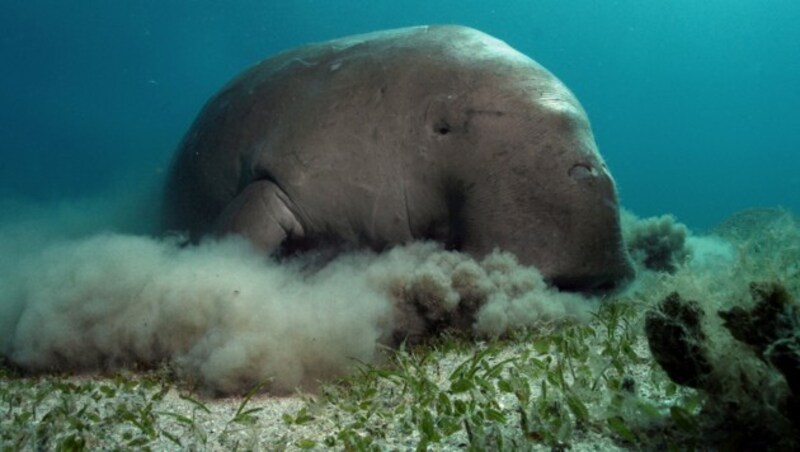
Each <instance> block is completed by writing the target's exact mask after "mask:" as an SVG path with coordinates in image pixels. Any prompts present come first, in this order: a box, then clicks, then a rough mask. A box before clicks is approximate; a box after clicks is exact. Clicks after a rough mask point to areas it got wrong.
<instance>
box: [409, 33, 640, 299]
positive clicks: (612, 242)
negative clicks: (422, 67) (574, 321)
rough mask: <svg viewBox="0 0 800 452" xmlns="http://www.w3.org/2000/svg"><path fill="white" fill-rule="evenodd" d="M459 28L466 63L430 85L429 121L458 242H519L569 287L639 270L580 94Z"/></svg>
mask: <svg viewBox="0 0 800 452" xmlns="http://www.w3.org/2000/svg"><path fill="white" fill-rule="evenodd" d="M456 32H458V33H462V34H464V35H465V36H466V37H465V39H464V40H463V41H461V42H462V44H461V46H460V47H458V48H456V49H451V50H450V51H449V54H451V55H452V57H453V67H457V68H458V70H454V71H453V72H451V73H450V74H449V75H448V80H447V81H446V83H444V85H440V86H436V87H435V88H434V89H432V90H431V99H430V100H429V105H428V108H427V113H426V115H425V116H426V121H427V124H426V125H425V127H427V128H428V129H429V130H430V137H431V138H430V139H431V140H434V141H435V142H436V143H437V145H438V146H440V147H441V148H442V149H444V150H443V152H444V153H445V154H446V155H447V156H448V158H447V161H448V166H447V168H450V170H449V173H447V174H446V176H445V180H447V181H449V182H448V184H447V187H448V188H447V190H448V194H447V196H448V199H450V204H451V207H453V206H454V207H456V208H457V209H458V215H457V221H454V222H453V224H456V225H460V226H458V228H459V230H458V234H459V239H458V241H459V243H460V246H459V247H460V248H461V249H463V250H464V251H467V252H470V253H473V254H477V255H483V254H485V253H488V252H491V250H492V249H493V248H495V247H499V248H501V249H505V250H507V251H511V252H513V253H514V254H515V255H516V256H517V257H518V258H519V260H520V261H521V262H522V263H524V264H529V265H534V266H536V267H537V268H538V269H539V270H540V271H541V272H542V274H543V275H545V277H547V278H549V279H550V281H551V282H552V283H554V284H555V285H556V286H559V287H560V288H563V289H567V290H581V291H592V290H607V289H612V288H615V287H618V286H619V285H620V284H621V283H623V282H624V281H626V280H628V279H630V278H632V277H633V273H634V272H633V267H632V265H631V262H630V259H629V256H628V254H627V251H626V248H625V246H624V244H623V241H622V234H621V230H620V219H619V205H618V200H617V193H616V188H615V184H614V180H613V178H612V177H611V174H610V173H609V170H608V168H607V166H606V164H605V162H604V161H603V158H602V157H601V156H600V154H599V152H598V150H597V145H596V144H595V139H594V136H593V134H592V130H591V127H590V124H589V120H588V118H587V115H586V113H585V111H584V110H583V108H582V107H581V105H580V103H579V102H578V100H577V99H576V97H575V96H574V95H573V94H572V93H571V92H570V91H569V90H568V89H567V87H566V86H565V85H564V84H563V83H561V82H560V81H559V80H558V79H557V78H556V77H555V76H553V75H552V74H551V73H550V72H548V71H547V70H546V69H544V68H543V67H541V66H540V65H538V64H537V63H535V62H534V61H533V60H531V59H530V58H528V57H526V56H524V55H522V54H521V53H519V52H517V51H516V50H514V49H512V48H511V47H509V46H507V45H506V44H505V43H503V42H501V41H499V40H496V39H494V38H492V37H490V36H487V35H485V34H483V33H480V32H478V31H475V30H471V29H464V28H459V29H458V30H456ZM464 42H466V43H467V44H463V43H464ZM433 83H434V84H436V82H433ZM445 85H446V86H445ZM441 93H445V95H442V94H441Z"/></svg>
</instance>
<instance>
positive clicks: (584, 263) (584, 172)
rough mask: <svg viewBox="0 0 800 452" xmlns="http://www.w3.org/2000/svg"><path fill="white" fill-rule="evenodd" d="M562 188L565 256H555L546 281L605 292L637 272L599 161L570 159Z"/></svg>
mask: <svg viewBox="0 0 800 452" xmlns="http://www.w3.org/2000/svg"><path fill="white" fill-rule="evenodd" d="M567 179H568V183H569V184H570V185H571V189H570V190H565V191H566V193H567V194H566V196H567V198H571V199H570V201H571V202H570V203H569V204H570V205H571V206H572V209H573V210H572V211H571V212H569V213H568V214H567V216H568V218H569V220H565V222H564V223H562V224H565V225H568V226H566V229H567V230H569V234H568V236H567V237H565V239H564V243H566V247H567V248H568V249H569V252H568V253H566V254H565V253H563V251H564V250H562V253H561V255H562V256H569V257H567V258H564V259H556V267H555V268H553V269H552V273H551V277H550V282H551V284H553V285H554V286H556V287H558V288H559V289H562V290H567V291H580V292H589V293H608V292H612V291H615V290H617V289H620V288H622V287H624V286H625V285H627V284H628V283H629V282H630V281H631V280H632V279H633V278H634V277H635V275H636V273H635V270H634V267H633V263H632V261H631V259H630V256H629V254H628V251H627V247H626V246H625V243H624V241H623V238H622V228H621V224H620V218H619V201H618V198H617V190H616V186H615V184H614V180H613V178H612V177H611V174H610V173H609V172H608V170H607V168H606V167H605V164H604V163H603V162H602V161H601V160H600V159H591V160H590V161H581V162H578V163H574V164H573V165H572V166H571V167H570V168H569V170H568V171H567Z"/></svg>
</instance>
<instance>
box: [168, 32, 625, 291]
mask: <svg viewBox="0 0 800 452" xmlns="http://www.w3.org/2000/svg"><path fill="white" fill-rule="evenodd" d="M164 226H165V228H166V229H167V230H177V231H184V232H188V233H189V234H190V236H191V237H192V238H193V239H197V238H199V237H201V236H203V235H205V234H209V233H211V234H229V233H236V234H242V235H244V236H246V237H248V238H249V239H250V240H252V242H253V243H254V244H256V245H257V246H258V247H260V248H261V249H263V250H264V251H266V252H270V253H272V252H274V251H277V250H283V251H284V252H285V251H286V250H289V251H294V250H297V249H306V248H313V247H317V246H324V245H342V244H348V245H352V246H365V247H370V248H372V249H376V250H382V249H385V248H387V247H389V246H392V245H395V244H402V243H407V242H410V241H413V240H425V239H429V240H437V241H441V242H443V243H445V244H446V246H447V247H448V248H450V249H457V250H462V251H464V252H467V253H470V254H472V255H474V256H476V257H480V256H483V255H485V254H487V253H489V252H491V251H492V250H493V249H494V248H500V249H503V250H507V251H510V252H512V253H514V254H515V255H516V256H517V257H518V259H519V260H520V262H522V263H524V264H529V265H534V266H536V267H537V268H538V269H539V270H540V271H541V272H542V274H543V275H544V276H545V277H546V278H548V279H549V280H550V281H551V282H552V283H554V284H555V285H556V286H558V287H561V288H563V289H567V290H581V291H593V290H604V289H611V288H613V287H615V286H618V285H619V283H620V282H621V281H624V280H627V279H629V278H631V277H632V276H633V268H632V266H631V264H630V260H629V257H628V255H627V252H626V250H625V247H624V245H623V242H622V236H621V233H620V223H619V212H618V202H617V195H616V190H615V187H614V181H613V179H612V177H611V175H610V174H609V172H608V169H607V167H606V165H605V163H604V162H603V159H602V157H601V156H600V154H599V153H598V151H597V146H596V144H595V140H594V137H593V135H592V131H591V128H590V126H589V121H588V119H587V116H586V113H585V112H584V110H583V108H582V107H581V105H580V104H579V103H578V100H577V99H576V98H575V96H574V95H573V94H572V93H571V92H570V91H569V90H568V89H567V87H566V86H564V84H563V83H561V82H560V81H559V80H558V79H556V78H555V77H554V76H553V75H552V74H551V73H550V72H548V71H547V70H546V69H544V68H543V67H542V66H540V65H539V64H537V63H536V62H534V61H533V60H531V59H530V58H528V57H526V56H524V55H523V54H521V53H519V52H517V51H516V50H514V49H512V48H511V47H509V46H508V45H507V44H505V43H504V42H502V41H499V40H497V39H495V38H493V37H491V36H489V35H486V34H484V33H482V32H479V31H477V30H474V29H470V28H466V27H461V26H423V27H413V28H403V29H398V30H389V31H382V32H376V33H371V34H365V35H359V36H353V37H346V38H342V39H337V40H333V41H329V42H324V43H320V44H312V45H307V46H303V47H300V48H297V49H294V50H289V51H286V52H283V53H280V54H278V55H276V56H274V57H271V58H268V59H266V60H264V61H262V62H261V63H259V64H257V65H256V66H254V67H252V68H250V69H249V70H247V71H245V72H244V73H243V74H241V75H239V76H238V77H236V78H235V79H234V80H232V81H231V82H230V83H228V85H227V86H225V87H224V88H223V89H222V90H221V91H220V92H219V93H218V94H217V95H216V96H215V97H213V98H212V99H211V100H210V101H209V102H208V103H207V104H206V105H205V107H204V108H203V110H202V112H201V113H200V115H199V116H198V118H197V119H196V120H195V122H194V124H193V125H192V127H191V129H190V130H189V132H188V133H187V135H186V137H185V138H184V140H183V142H182V143H181V145H180V147H179V149H178V151H177V155H176V156H175V159H174V161H173V163H172V166H171V169H170V173H169V177H168V181H167V184H166V192H165V204H164Z"/></svg>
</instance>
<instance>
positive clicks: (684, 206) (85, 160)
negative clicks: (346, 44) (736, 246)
mask: <svg viewBox="0 0 800 452" xmlns="http://www.w3.org/2000/svg"><path fill="white" fill-rule="evenodd" d="M0 5H1V6H2V8H0V9H1V10H2V14H0V62H1V63H0V156H1V158H0V197H2V198H4V199H23V200H28V201H52V200H59V199H63V198H74V197H84V196H91V195H92V194H95V193H100V192H103V191H104V190H108V189H109V188H110V187H116V188H119V187H118V186H119V184H120V183H123V182H120V181H124V185H125V187H126V188H128V189H130V190H135V189H136V181H137V180H143V179H147V178H150V177H152V176H153V175H157V174H159V173H160V172H162V171H163V169H164V166H165V165H166V164H167V162H168V161H169V158H170V155H171V153H172V151H173V149H174V147H175V145H176V144H177V142H178V140H180V138H181V136H182V134H183V133H184V132H185V130H186V128H187V127H188V125H189V123H190V122H191V120H192V119H193V118H194V116H195V115H196V113H197V111H198V109H199V108H200V106H201V105H202V104H203V102H205V100H206V99H207V98H208V97H209V96H210V95H212V94H213V93H214V92H215V91H216V90H217V89H218V88H219V87H220V86H221V85H222V84H223V83H224V82H225V81H226V80H228V79H229V78H230V77H232V76H233V75H234V74H236V73H237V72H239V71H240V70H242V69H243V68H245V67H247V66H249V65H251V64H253V63H254V62H256V61H258V60H259V59H262V58H264V57H266V56H268V55H270V54H272V53H274V52H277V51H279V50H282V49H285V48H288V47H292V46H296V45H299V44H303V43H306V42H310V41H319V40H326V39H331V38H335V37H339V36H343V35H348V34H354V33H361V32H366V31H373V30H377V29H384V28H392V27H400V26H407V25H415V24H426V23H460V24H465V25H469V26H473V27H476V28H479V29H481V30H483V31H486V32H488V33H490V34H493V35H495V36H498V37H500V38H501V39H504V40H506V41H507V42H509V43H510V44H511V45H512V46H514V47H516V48H518V49H519V50H521V51H523V52H524V53H526V54H528V55H530V56H531V57H533V58H534V59H536V60H537V61H539V62H540V63H542V64H543V65H545V66H546V67H548V68H549V69H550V70H551V71H553V72H554V73H555V74H556V75H557V76H558V77H559V78H561V79H562V80H563V81H564V82H566V84H567V85H568V86H569V87H570V88H571V89H572V90H573V91H574V92H575V93H576V94H577V95H578V98H579V99H580V100H581V102H582V103H583V104H584V106H585V107H586V109H587V111H588V112H589V115H590V118H591V120H592V123H593V126H594V130H595V134H596V137H597V140H598V143H599V145H600V148H601V151H602V152H603V154H604V155H605V157H606V159H607V160H608V163H609V164H610V166H611V169H612V172H613V174H614V175H615V176H616V178H617V181H618V183H619V187H620V191H621V197H622V202H623V204H624V205H625V206H626V207H627V208H629V209H631V210H633V211H634V212H636V213H637V214H638V215H640V216H648V215H657V214H662V213H673V214H675V215H676V216H677V217H678V219H679V220H681V221H683V222H685V223H687V224H688V225H689V226H690V227H693V228H696V229H703V228H706V227H709V226H711V225H713V224H715V223H716V222H718V221H719V220H721V219H723V218H724V217H726V216H727V215H729V214H730V213H732V212H734V211H737V210H741V209H744V208H747V207H753V206H772V205H782V206H785V207H788V208H790V209H793V210H795V211H799V210H800V173H798V168H800V133H799V132H798V130H800V117H799V114H798V111H800V89H798V87H799V86H800V27H798V26H797V24H798V23H800V3H798V2H796V1H793V0H706V1H703V2H698V1H696V0H676V1H670V2H665V1H661V0H638V1H634V0H619V1H610V0H609V1H603V2H599V1H595V0H576V1H571V2H565V1H562V0H540V1H536V0H515V1H510V0H505V1H494V2H492V1H451V0H447V1H418V0H414V1H402V2H401V1H396V0H394V1H387V0H377V1H374V0H373V1H357V0H337V1H323V0H316V1H315V0H292V1H288V2H277V1H271V2H268V1H254V0H246V1H245V0H243V1H233V0H226V1H220V0H196V1H189V0H184V1H163V0H162V1H153V0H140V1H118V2H109V1H105V0H84V1H81V2H63V1H55V0H24V1H23V0H0Z"/></svg>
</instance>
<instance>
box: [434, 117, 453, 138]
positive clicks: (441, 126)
mask: <svg viewBox="0 0 800 452" xmlns="http://www.w3.org/2000/svg"><path fill="white" fill-rule="evenodd" d="M450 130H451V127H450V124H449V123H448V122H447V121H446V120H444V119H440V120H439V121H437V122H436V124H434V125H433V131H434V132H435V133H436V134H438V135H447V134H448V133H450Z"/></svg>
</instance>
